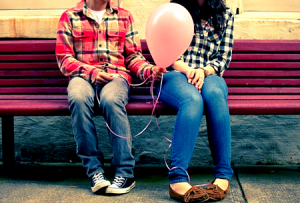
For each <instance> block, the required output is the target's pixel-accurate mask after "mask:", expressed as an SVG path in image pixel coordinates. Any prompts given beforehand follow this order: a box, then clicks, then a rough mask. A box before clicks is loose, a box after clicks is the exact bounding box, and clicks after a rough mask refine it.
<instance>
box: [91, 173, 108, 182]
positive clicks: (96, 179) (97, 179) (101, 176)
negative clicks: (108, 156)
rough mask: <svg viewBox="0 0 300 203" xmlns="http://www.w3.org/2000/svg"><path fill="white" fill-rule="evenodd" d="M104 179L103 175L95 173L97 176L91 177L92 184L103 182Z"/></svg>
mask: <svg viewBox="0 0 300 203" xmlns="http://www.w3.org/2000/svg"><path fill="white" fill-rule="evenodd" d="M104 179H105V178H104V175H103V173H97V174H95V175H94V176H93V181H94V182H98V181H102V180H104Z"/></svg>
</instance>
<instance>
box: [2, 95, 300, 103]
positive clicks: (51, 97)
mask: <svg viewBox="0 0 300 203" xmlns="http://www.w3.org/2000/svg"><path fill="white" fill-rule="evenodd" d="M67 99H68V96H67V95H0V100H67ZM129 100H130V101H131V102H132V101H143V102H145V101H149V102H151V101H152V98H151V96H150V95H130V97H129ZM228 100H299V101H300V95H229V96H228Z"/></svg>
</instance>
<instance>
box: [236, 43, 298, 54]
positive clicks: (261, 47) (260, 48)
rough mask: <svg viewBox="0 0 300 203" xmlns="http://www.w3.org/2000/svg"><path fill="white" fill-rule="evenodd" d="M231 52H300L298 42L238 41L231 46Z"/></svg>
mask: <svg viewBox="0 0 300 203" xmlns="http://www.w3.org/2000/svg"><path fill="white" fill-rule="evenodd" d="M236 42H237V40H236ZM233 52H300V42H299V40H275V41H274V40H238V43H234V45H233Z"/></svg>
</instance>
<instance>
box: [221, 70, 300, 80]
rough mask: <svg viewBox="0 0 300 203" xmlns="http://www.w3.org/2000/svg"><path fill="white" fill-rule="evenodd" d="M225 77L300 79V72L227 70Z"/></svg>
mask: <svg viewBox="0 0 300 203" xmlns="http://www.w3.org/2000/svg"><path fill="white" fill-rule="evenodd" d="M223 76H224V77H251V78H256V77H268V78H269V77H276V78H277V77H280V78H283V77H292V78H295V77H300V70H299V71H294V70H292V71H290V70H266V71H260V70H259V71H258V70H256V71H252V70H230V69H229V70H226V71H225V72H224V75H223Z"/></svg>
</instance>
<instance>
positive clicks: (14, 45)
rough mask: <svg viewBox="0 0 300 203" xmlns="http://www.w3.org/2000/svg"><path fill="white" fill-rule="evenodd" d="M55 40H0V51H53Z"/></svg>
mask: <svg viewBox="0 0 300 203" xmlns="http://www.w3.org/2000/svg"><path fill="white" fill-rule="evenodd" d="M55 42H56V41H55V40H5V41H1V40H0V53H9V52H11V53H16V52H23V53H33V52H50V53H54V50H55Z"/></svg>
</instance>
